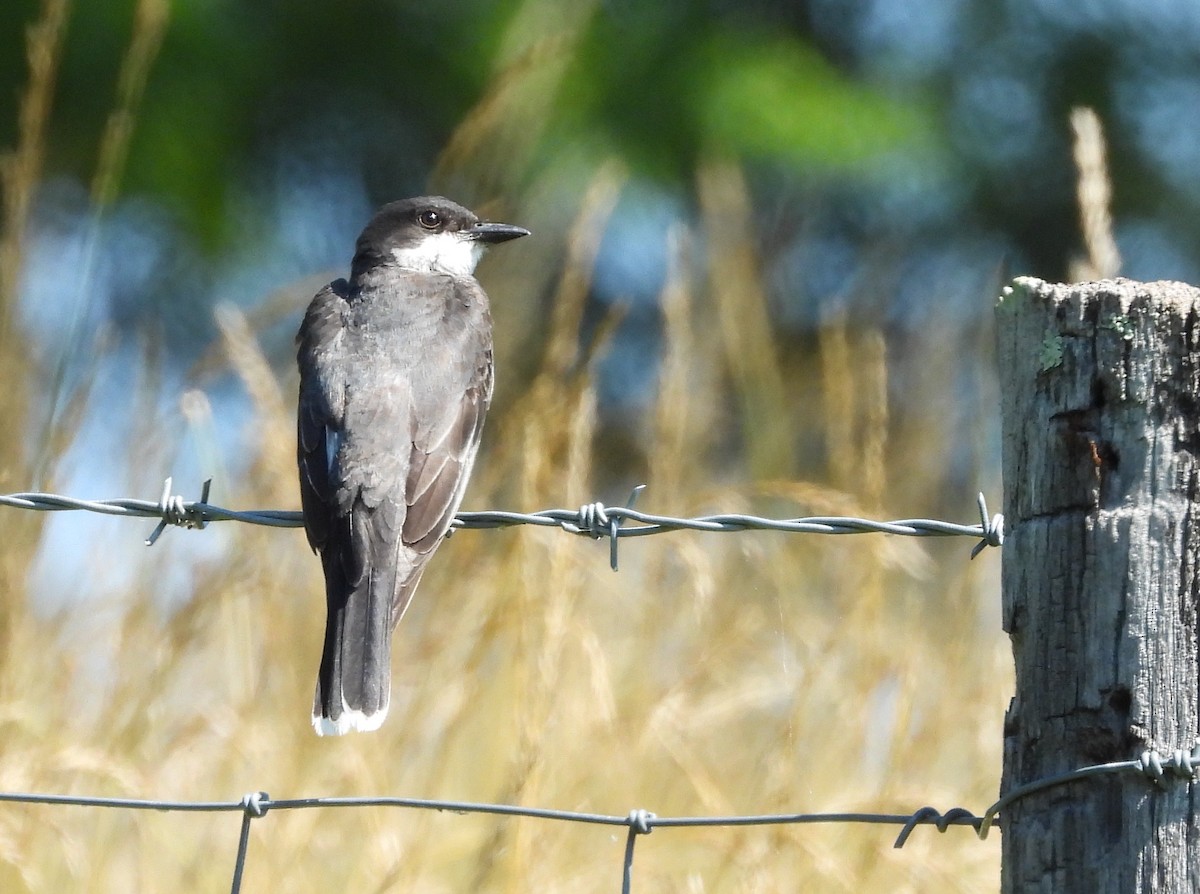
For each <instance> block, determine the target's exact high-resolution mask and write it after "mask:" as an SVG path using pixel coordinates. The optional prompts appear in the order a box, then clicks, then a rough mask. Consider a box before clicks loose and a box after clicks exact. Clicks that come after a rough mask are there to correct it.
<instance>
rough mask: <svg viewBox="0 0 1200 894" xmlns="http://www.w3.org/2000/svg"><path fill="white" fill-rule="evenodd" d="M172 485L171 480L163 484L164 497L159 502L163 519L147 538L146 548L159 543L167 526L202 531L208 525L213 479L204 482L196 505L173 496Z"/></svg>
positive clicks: (159, 509)
mask: <svg viewBox="0 0 1200 894" xmlns="http://www.w3.org/2000/svg"><path fill="white" fill-rule="evenodd" d="M171 484H172V479H171V478H167V480H166V481H164V482H163V489H162V496H161V497H160V498H159V500H158V511H159V513H160V514H161V515H162V518H161V519H159V522H158V527H156V528H155V529H154V531H153V532H152V533H151V534H150V536H149V537H147V538H146V546H154V544H155V543H157V542H158V538H159V537H161V536H162V532H163V531H165V530H166V529H167V525H175V526H176V527H179V528H196V529H198V530H201V531H202V530H204V528H205V527H206V526H207V525H208V520H207V519H206V518H205V516H204V510H205V508H207V506H208V493H209V490H210V489H211V488H212V479H211V478H209V479H208V480H207V481H205V482H204V486H203V488H202V489H201V491H200V500H199V502H196V503H188V502H186V501H185V500H184V499H183V497H181V496H179V495H178V494H176V495H172V494H171Z"/></svg>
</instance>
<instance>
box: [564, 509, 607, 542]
mask: <svg viewBox="0 0 1200 894" xmlns="http://www.w3.org/2000/svg"><path fill="white" fill-rule="evenodd" d="M610 524H611V522H610V521H609V518H608V510H606V509H605V508H604V504H603V503H584V504H583V505H582V506H580V507H579V516H578V521H576V522H575V523H574V526H573V527H574V531H575V533H577V534H587V535H588V536H589V537H591V538H592V539H593V540H599V539H600V538H601V537H607V536H608V535H609V525H610Z"/></svg>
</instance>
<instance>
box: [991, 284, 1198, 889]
mask: <svg viewBox="0 0 1200 894" xmlns="http://www.w3.org/2000/svg"><path fill="white" fill-rule="evenodd" d="M996 319H997V338H998V348H999V350H998V355H999V363H1000V379H1001V384H1000V388H1001V394H1002V405H1003V406H1002V417H1003V418H1002V429H1003V451H1004V513H1005V521H1006V527H1007V529H1008V533H1007V535H1006V538H1005V543H1004V555H1003V575H1002V581H1003V582H1002V589H1003V604H1004V626H1005V629H1006V630H1007V631H1008V633H1009V636H1010V637H1011V639H1012V648H1013V657H1014V660H1015V663H1016V695H1015V697H1014V698H1013V700H1012V703H1011V705H1010V707H1009V710H1008V714H1007V716H1006V718H1005V725H1004V776H1003V781H1002V783H1001V788H1002V791H1003V792H1008V791H1010V790H1012V789H1013V788H1014V787H1015V786H1018V785H1021V784H1023V783H1028V782H1032V781H1034V780H1038V779H1042V778H1045V777H1047V776H1050V775H1053V774H1057V773H1061V772H1064V771H1067V770H1072V769H1076V768H1079V767H1083V766H1086V765H1091V764H1100V763H1106V762H1111V761H1122V760H1129V759H1132V758H1135V757H1137V756H1138V754H1139V753H1140V752H1142V751H1144V750H1145V749H1155V750H1157V751H1159V752H1160V753H1163V754H1164V755H1166V756H1170V755H1171V753H1172V752H1173V751H1174V750H1175V749H1185V750H1186V749H1190V748H1191V747H1192V746H1193V744H1195V743H1196V742H1197V736H1198V734H1200V714H1198V710H1200V707H1198V703H1200V666H1198V659H1197V640H1198V635H1200V629H1198V621H1197V614H1198V609H1200V431H1198V428H1200V291H1198V290H1197V289H1195V288H1192V287H1191V286H1186V285H1183V284H1180V283H1165V282H1159V283H1138V282H1131V281H1128V280H1106V281H1103V282H1095V283H1083V284H1077V285H1069V286H1067V285H1051V284H1047V283H1044V282H1041V281H1040V280H1036V279H1030V278H1021V279H1017V280H1016V281H1015V282H1014V283H1013V285H1012V287H1011V289H1007V290H1005V295H1004V297H1003V298H1002V299H1001V302H1000V304H999V306H998V308H997V311H996ZM1198 796H1200V788H1198V787H1197V786H1195V785H1194V784H1192V783H1189V782H1187V781H1181V780H1178V779H1172V780H1164V784H1163V785H1162V786H1156V785H1155V784H1154V783H1152V782H1151V781H1150V780H1148V779H1147V778H1145V777H1144V776H1140V775H1138V774H1135V773H1130V772H1125V773H1121V774H1108V775H1103V776H1097V777H1092V778H1088V779H1084V780H1080V781H1076V782H1071V783H1069V784H1067V785H1063V786H1057V787H1054V788H1049V789H1045V790H1043V791H1039V792H1037V793H1035V794H1032V795H1030V796H1028V797H1025V798H1022V799H1020V800H1018V801H1017V802H1016V803H1014V804H1013V805H1012V806H1011V807H1009V808H1008V809H1005V810H1004V811H1003V812H1002V814H1001V823H1002V836H1003V840H1002V857H1001V876H1002V886H1001V888H1002V891H1004V892H1006V894H1017V892H1027V891H1038V892H1054V894H1071V892H1086V894H1109V892H1113V894H1116V892H1121V894H1133V892H1141V894H1149V892H1151V891H1153V892H1155V894H1163V892H1184V891H1187V892H1194V891H1198V890H1200V797H1198Z"/></svg>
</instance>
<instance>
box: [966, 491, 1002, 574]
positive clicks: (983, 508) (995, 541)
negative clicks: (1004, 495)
mask: <svg viewBox="0 0 1200 894" xmlns="http://www.w3.org/2000/svg"><path fill="white" fill-rule="evenodd" d="M976 502H977V504H978V505H979V527H980V528H981V529H982V530H983V539H982V540H980V541H979V542H978V543H976V544H975V548H974V549H973V550H971V558H972V559H974V558H975V557H976V556H977V555H979V554H980V553H981V552H983V551H984V550H985V549H987V548H988V547H989V546H1003V545H1004V516H1003V515H1000V514H999V513H997V514H996V515H993V516H991V517H990V518H989V517H988V511H987V498H986V497H985V496H984V495H983V491H980V492H979V497H978V498H977V500H976Z"/></svg>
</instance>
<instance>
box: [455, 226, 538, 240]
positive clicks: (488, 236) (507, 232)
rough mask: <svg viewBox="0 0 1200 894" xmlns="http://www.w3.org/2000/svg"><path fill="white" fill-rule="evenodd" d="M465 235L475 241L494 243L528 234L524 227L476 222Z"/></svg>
mask: <svg viewBox="0 0 1200 894" xmlns="http://www.w3.org/2000/svg"><path fill="white" fill-rule="evenodd" d="M466 235H467V236H468V237H469V238H471V239H474V240H476V241H477V242H484V243H487V244H488V245H494V244H495V243H497V242H507V241H508V240H509V239H519V238H521V237H522V236H528V235H529V231H528V230H527V229H525V228H524V227H515V226H513V225H512V224H504V223H477V224H475V226H473V227H471V229H469V230H467V231H466Z"/></svg>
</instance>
